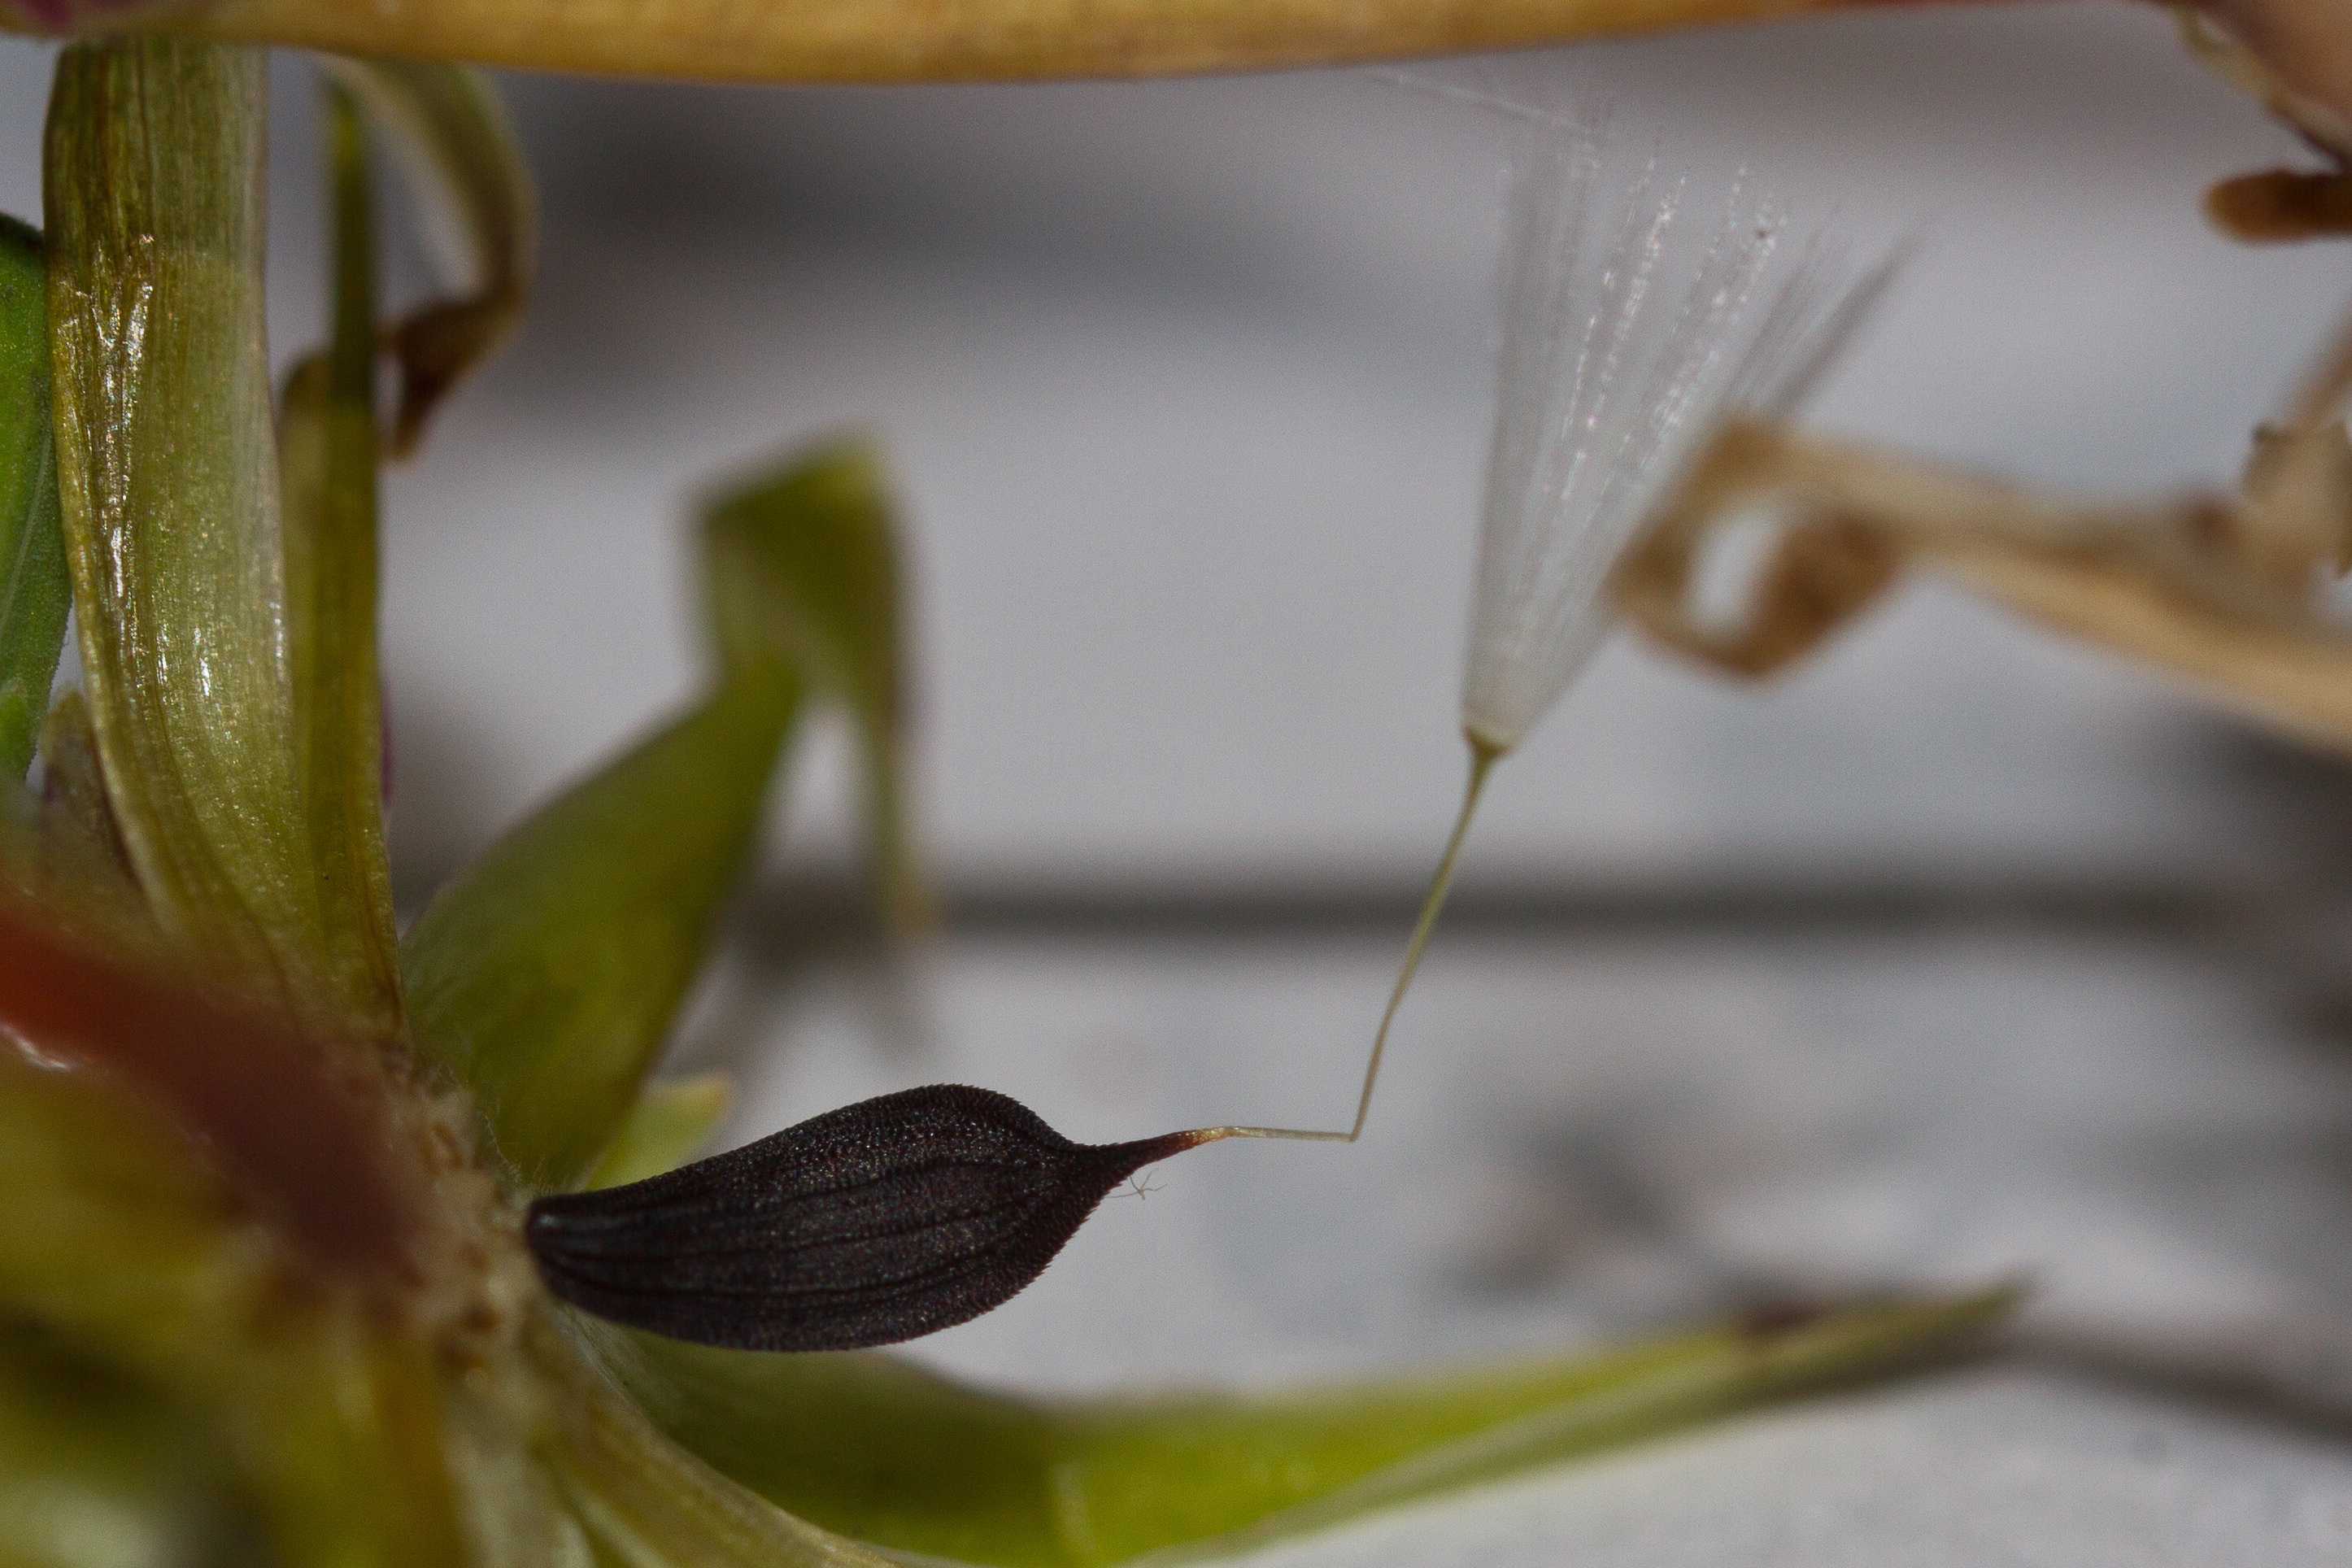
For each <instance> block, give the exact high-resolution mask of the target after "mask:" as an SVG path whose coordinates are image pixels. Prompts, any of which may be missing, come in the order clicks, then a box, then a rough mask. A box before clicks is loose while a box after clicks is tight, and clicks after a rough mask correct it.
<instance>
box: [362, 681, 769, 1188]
mask: <svg viewBox="0 0 2352 1568" xmlns="http://www.w3.org/2000/svg"><path fill="white" fill-rule="evenodd" d="M797 705H798V696H797V690H796V688H795V686H794V683H793V680H792V679H791V677H790V676H788V675H787V674H785V673H784V672H783V671H782V669H780V668H772V667H771V668H764V669H756V670H746V671H741V672H738V673H737V674H736V675H735V676H733V677H732V678H730V679H728V680H727V681H726V682H725V683H724V684H723V685H722V686H721V687H720V689H719V691H718V693H717V694H716V695H714V696H712V697H711V698H709V700H706V701H705V702H703V703H702V704H701V705H700V706H699V707H697V708H695V709H694V710H691V711H689V712H688V713H687V714H686V715H685V716H684V717H683V718H680V719H677V720H674V721H671V722H670V723H669V724H667V725H666V726H665V727H663V728H662V729H661V730H660V731H656V733H655V734H654V735H652V736H651V737H650V738H648V739H647V740H646V741H644V742H640V743H639V744H638V745H637V746H635V748H634V749H632V750H631V751H630V752H627V753H626V754H625V755H624V756H622V757H621V758H620V759H619V760H618V761H617V762H614V763H612V764H611V765H610V766H608V767H606V768H605V769H604V771H603V772H601V773H597V774H595V775H594V776H593V777H592V778H590V779H588V780H587V781H586V782H585V783H583V784H578V785H575V786H574V787H573V788H572V789H571V790H569V791H567V792H566V793H564V794H563V795H560V796H558V797H557V798H556V799H555V800H553V801H551V802H550V803H549V804H548V805H544V806H542V807H541V808H540V810H539V811H537V812H536V813H534V814H533V815H532V816H530V818H528V819H527V820H526V821H524V822H523V823H522V825H521V826H519V827H517V828H515V829H514V830H513V831H512V832H510V833H509V834H508V835H507V837H504V838H502V839H500V840H499V842H498V843H497V844H495V845H493V846H492V847H490V849H489V850H488V852H487V853H486V854H484V855H483V857H482V858H481V859H479V860H478V861H477V862H476V863H475V864H474V865H473V866H471V867H469V868H467V870H466V871H465V872H463V873H462V874H461V875H460V876H459V877H458V878H457V880H456V881H455V882H453V883H452V884H450V886H449V887H447V888H446V889H443V891H442V892H441V894H440V896H439V897H437V898H436V899H435V900H433V902H432V904H431V905H430V906H429V907H428V908H427V909H426V910H425V912H424V914H422V915H420V916H419V917H418V918H417V920H416V923H415V925H414V926H412V927H411V928H410V929H409V931H408V935H407V938H406V940H405V941H404V943H403V945H402V966H403V970H404V973H405V975H406V977H407V987H408V1009H409V1025H410V1028H411V1030H412V1032H413V1034H414V1037H415V1041H416V1045H417V1048H418V1049H419V1050H420V1051H422V1052H424V1053H425V1055H426V1056H427V1057H428V1058H431V1059H433V1060H436V1061H437V1062H439V1063H441V1064H442V1065H443V1066H445V1067H446V1068H448V1069H449V1070H450V1071H451V1072H453V1073H454V1074H455V1075H456V1076H457V1079H458V1080H459V1081H460V1082H462V1083H464V1084H465V1085H466V1086H467V1088H468V1089H471V1090H472V1091H473V1095H474V1100H475V1103H476V1105H477V1107H478V1110H479V1111H480V1113H481V1115H482V1118H483V1121H484V1122H485V1124H486V1125H487V1127H488V1131H489V1134H490V1137H491V1140H492V1142H494V1143H495V1144H496V1146H497V1148H498V1150H499V1153H500V1154H501V1155H502V1156H503V1157H504V1159H505V1160H506V1162H507V1163H508V1165H509V1168H510V1169H511V1171H512V1172H513V1173H514V1175H515V1176H516V1178H517V1179H518V1180H519V1181H520V1182H521V1183H522V1184H524V1185H526V1186H528V1187H530V1188H534V1189H541V1190H545V1189H553V1188H562V1187H570V1186H573V1185H576V1184H578V1183H579V1182H580V1181H581V1179H582V1178H583V1177H584V1176H585V1175H586V1174H587V1173H588V1171H589V1169H590V1168H591V1167H592V1166H593V1163H594V1162H595V1160H596V1157H597V1156H598V1155H599V1154H601V1153H602V1152H604V1147H605V1145H606V1144H608V1143H610V1142H612V1140H613V1137H614V1134H615V1133H616V1132H617V1131H619V1130H620V1128H621V1125H622V1123H623V1121H625V1119H626V1118H627V1116H628V1113H629V1109H630V1107H631V1106H632V1105H633V1104H634V1103H635V1100H636V1096H637V1087H638V1085H639V1084H640V1083H642V1082H643V1081H644V1079H645V1076H646V1072H647V1071H648V1070H649V1069H650V1068H652V1066H653V1064H654V1061H655V1059H656V1058H657V1057H658V1056H659V1054H660V1051H661V1047H662V1045H663V1043H664V1040H665V1038H666V1037H667V1034H668V1031H669V1027H670V1023H671V1020H672V1019H673V1017H674V1016H676V1014H677V1007H678V1004H679V1002H680V1001H681V1000H683V999H684V997H685V995H686V993H687V988H688V985H689V984H692V982H693V980H694V977H695V974H696V972H697V971H698V969H699V968H700V967H701V964H702V961H703V957H704V954H705V953H706V952H707V951H708V949H709V944H710V940H711V935H712V930H713V926H714V924H715V922H716V921H717V919H718V916H719V910H720V908H721V907H722V905H723V904H724V902H725V900H726V899H727V897H728V896H729V894H730V893H731V892H732V891H733V889H734V888H735V886H736V883H737V882H738V881H739V880H740V878H741V877H742V874H743V872H744V870H745V868H746V867H747V865H748V863H749V860H750V857H751V847H752V845H753V843H754V841H755V838H756V836H757V834H758V831H759V827H760V821H761V815H762V808H763V805H764V803H765V801H766V798H767V792H768V780H769V775H770V774H771V773H772V772H773V771H774V768H775V763H776V757H777V754H778V752H779V751H780V750H781V748H782V742H783V737H784V732H785V730H786V728H787V727H788V725H789V724H790V721H791V720H792V716H793V710H794V709H795V708H796V707H797Z"/></svg>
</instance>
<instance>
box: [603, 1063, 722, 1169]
mask: <svg viewBox="0 0 2352 1568" xmlns="http://www.w3.org/2000/svg"><path fill="white" fill-rule="evenodd" d="M734 1103H735V1087H734V1084H733V1083H732V1081H731V1080H730V1079H729V1078H728V1077H727V1075H726V1074H725V1073H718V1072H709V1073H698V1074H697V1075H696V1076H695V1077H693V1078H682V1079H675V1080H674V1081H672V1082H668V1083H649V1084H647V1085H646V1089H645V1092H644V1093H643V1094H640V1095H639V1096H637V1103H636V1105H635V1107H634V1108H632V1109H631V1110H630V1111H629V1119H628V1120H627V1121H624V1122H623V1123H622V1124H621V1131H620V1132H619V1133H618V1134H617V1135H615V1136H614V1139H613V1142H612V1146H611V1147H610V1148H608V1149H606V1150H605V1151H604V1158H603V1159H601V1160H598V1161H597V1162H596V1168H595V1169H594V1170H593V1171H592V1172H590V1173H589V1174H588V1180H587V1182H586V1185H588V1186H591V1187H618V1186H625V1185H626V1184H629V1183H631V1182H642V1181H644V1180H645V1179H646V1177H648V1176H658V1175H660V1174H661V1173H663V1172H664V1171H671V1170H676V1169H677V1167H678V1166H680V1165H683V1164H685V1163H687V1162H688V1160H691V1159H692V1158H694V1156H695V1153H696V1152H697V1151H698V1150H699V1149H700V1148H701V1147H702V1146H703V1144H705V1143H707V1142H709V1141H710V1135H711V1134H712V1133H713V1132H715V1131H718V1130H719V1123H720V1122H721V1121H725V1120H726V1119H727V1112H728V1110H729V1109H730V1107H731V1106H733V1104H734Z"/></svg>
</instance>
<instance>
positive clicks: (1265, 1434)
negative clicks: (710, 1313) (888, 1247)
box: [610, 1290, 2014, 1568]
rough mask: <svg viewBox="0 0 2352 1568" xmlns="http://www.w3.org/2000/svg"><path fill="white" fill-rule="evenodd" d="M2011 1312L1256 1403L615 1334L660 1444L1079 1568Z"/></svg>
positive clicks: (1846, 1320) (1879, 1367)
mask: <svg viewBox="0 0 2352 1568" xmlns="http://www.w3.org/2000/svg"><path fill="white" fill-rule="evenodd" d="M2013 1299H2014V1292H2012V1291H2009V1290H1999V1291H1991V1292H1987V1293H1984V1294H1981V1295H1977V1296H1971V1297H1965V1298H1958V1299H1954V1300H1941V1301H1930V1302H1922V1303H1916V1304H1905V1305H1885V1306H1867V1307H1858V1308H1853V1309H1851V1310H1843V1311H1838V1312H1833V1313H1830V1314H1827V1315H1824V1316H1822V1317H1820V1318H1816V1319H1813V1320H1811V1321H1806V1322H1803V1323H1801V1324H1796V1325H1792V1326H1790V1327H1786V1328H1776V1329H1770V1330H1746V1329H1739V1328H1726V1329H1719V1330H1714V1331H1706V1332H1701V1333H1695V1334H1688V1335H1685V1336H1682V1337H1679V1338H1675V1339H1670V1340H1664V1341H1660V1342H1655V1343H1652V1344H1647V1345H1641V1346H1636V1347H1634V1348H1633V1349H1630V1350H1622V1351H1615V1352H1604V1353H1602V1354H1599V1355H1592V1356H1582V1357H1575V1358H1570V1359H1566V1360H1554V1361H1545V1362H1535V1363H1525V1364H1521V1365H1517V1366H1506V1367H1500V1368H1487V1369H1481V1370H1477V1371H1472V1372H1466V1373H1452V1374H1446V1375H1440V1376H1433V1377H1426V1378H1422V1379H1418V1380H1412V1381H1399V1382H1391V1383H1373V1384H1353V1385H1340V1386H1338V1387H1332V1388H1325V1389H1310V1390H1307V1391H1305V1392H1302V1393H1298V1394H1276V1395H1271V1396H1265V1397H1244V1396H1237V1395H1236V1396H1223V1395H1211V1394H1204V1395H1190V1396H1178V1397H1171V1398H1158V1399H1143V1400H1126V1399H1114V1400H1104V1401H1095V1402H1050V1401H1037V1400H1024V1399H1018V1398H1013V1397H1009V1396H1003V1395H995V1394H983V1393H981V1392H979V1391H976V1390H973V1389H970V1388H966V1387H964V1386H962V1385H961V1384H956V1383H953V1382H951V1381H949V1380H947V1379H944V1378H940V1377H938V1376H935V1375H933V1374H931V1373H925V1372H922V1371H919V1370H918V1369H916V1368H914V1367H911V1366H909V1365H907V1364H905V1363H900V1362H898V1361H894V1360H892V1359H890V1358H888V1357H886V1356H879V1355H874V1354H870V1353H869V1354H844V1355H799V1356H794V1355H757V1354H748V1353H744V1352H728V1351H714V1350H708V1349H703V1348H700V1347H697V1346H690V1345H683V1344H677V1343H674V1342H668V1341H663V1340H656V1339H653V1338H651V1337H648V1336H641V1335H639V1336H627V1337H625V1338H624V1337H621V1336H618V1335H617V1334H616V1335H615V1336H614V1340H613V1344H614V1347H615V1348H614V1352H613V1353H612V1354H611V1356H610V1360H611V1361H612V1363H613V1364H614V1368H615V1371H616V1373H617V1375H618V1376H619V1377H620V1378H621V1380H622V1382H623V1384H625V1386H626V1387H628V1388H629V1390H630V1391H631V1392H632V1393H633V1394H635V1395H636V1396H637V1398H638V1399H639V1401H640V1402H641V1404H642V1405H644V1407H645V1408H646V1411H647V1413H648V1414H649V1415H651V1416H652V1417H653V1419H654V1420H655V1421H656V1424H658V1425H659V1426H662V1427H663V1429H664V1430H666V1431H667V1432H669V1433H670V1434H671V1435H672V1436H675V1437H676V1438H677V1440H678V1441H679V1442H681V1443H682V1444H684V1445H685V1446H686V1447H689V1448H691V1449H693V1450H694V1451H695V1452H697V1453H698V1454H700V1455H702V1456H703V1457H704V1458H707V1459H709V1461H710V1462H711V1463H712V1464H713V1465H715V1466H717V1467H718V1468H719V1469H720V1470H722V1471H724V1472H726V1473H727V1474H729V1475H731V1476H733V1477H734V1478H735V1479H738V1480H740V1481H741V1482H743V1483H744V1484H745V1485H746V1486H749V1487H751V1488H752V1489H754V1490H757V1491H759V1492H761V1494H763V1495H765V1496H767V1497H769V1498H771V1499H772V1500H774V1501H775V1502H776V1503H777V1504H778V1505H779V1506H781V1507H782V1508H785V1509H787V1510H790V1511H792V1512H793V1513H796V1514H799V1515H801V1516H802V1517H803V1518H806V1519H810V1520H814V1521H816V1522H818V1523H820V1524H823V1525H824V1526H826V1527H827V1528H829V1529H832V1530H836V1531H841V1532H843V1533H844V1534H847V1535H852V1536H856V1537H858V1538H860V1539H863V1540H868V1541H872V1542H877V1544H880V1545H882V1546H885V1547H888V1548H891V1549H893V1550H898V1551H904V1552H916V1553H921V1554H927V1555H933V1556H940V1557H951V1558H959V1559H964V1560H969V1561H973V1562H980V1563H1001V1564H1005V1565H1007V1568H1092V1565H1095V1564H1102V1563H1122V1562H1129V1561H1133V1560H1136V1559H1139V1558H1143V1557H1147V1556H1149V1557H1151V1558H1152V1559H1153V1560H1154V1561H1157V1560H1158V1559H1159V1557H1160V1554H1163V1553H1164V1554H1168V1555H1171V1556H1184V1557H1188V1558H1189V1557H1191V1556H1193V1555H1196V1554H1197V1555H1202V1556H1206V1555H1210V1554H1223V1553H1225V1552H1235V1551H1240V1550H1243V1549H1244V1548H1246V1547H1250V1546H1254V1545H1256V1544H1259V1543H1261V1542H1266V1541H1272V1540H1276V1539H1278V1538H1280V1537H1282V1536H1285V1535H1288V1534H1292V1533H1296V1532H1297V1531H1307V1530H1313V1529H1319V1528H1322V1527H1325V1526H1328V1525H1330V1524H1333V1523H1337V1522H1339V1521H1341V1520H1344V1519H1348V1518H1350V1517H1353V1516H1356V1515H1359V1514H1361V1513H1364V1512H1367V1511H1370V1510H1376V1509H1380V1508H1384V1507H1389V1506H1391V1505H1394V1504H1397V1503H1400V1502H1404V1501H1407V1500H1412V1499H1415V1498H1420V1497H1423V1496H1427V1495H1429V1494H1432V1493H1434V1492H1437V1491H1441V1490H1444V1489H1450V1488H1454V1487H1460V1486H1464V1485H1467V1484H1471V1483H1473V1482H1476V1481H1479V1480H1483V1479H1489V1478H1492V1477H1495V1476H1499V1475H1502V1474H1505V1473H1507V1472H1509V1471H1512V1470H1516V1469H1520V1468H1526V1467H1528V1466H1531V1465H1537V1464H1543V1463H1548V1462H1550V1461H1553V1460H1557V1459H1562V1458H1570V1457H1572V1456H1574V1455H1578V1454H1582V1453H1588V1452H1591V1451H1593V1450H1596V1449H1600V1448H1603V1447H1612V1446H1615V1445H1619V1444H1623V1443H1628V1442H1632V1441H1634V1440H1637V1439H1640V1438H1643V1437H1646V1436H1653V1435H1654V1434H1656V1433H1659V1432H1663V1431H1666V1430H1669V1429H1671V1428H1673V1427H1676V1426H1684V1425H1686V1424H1689V1423H1691V1422H1695V1421H1699V1420H1703V1419H1706V1418H1707V1417H1710V1416H1715V1415H1722V1414H1724V1413H1726V1412H1728V1411H1731V1410H1735V1409H1738V1408H1740V1407H1742V1406H1745V1405H1752V1404H1755V1403H1757V1402H1759V1401H1760V1400H1765V1399H1769V1398H1773V1397H1776V1396H1780V1395H1783V1394H1790V1393H1793V1392H1796V1391H1799V1390H1802V1389H1805V1388H1809V1387H1818V1386H1821V1385H1822V1384H1826V1383H1830V1382H1832V1381H1839V1380H1843V1379H1846V1378H1851V1377H1853V1376H1856V1375H1860V1374H1865V1373H1874V1372H1883V1371H1885V1370H1886V1369H1887V1368H1889V1367H1890V1366H1894V1365H1898V1364H1901V1363H1904V1362H1906V1360H1909V1359H1912V1358H1916V1357H1917V1356H1918V1355H1920V1354H1922V1353H1923V1352H1932V1351H1935V1350H1937V1349H1941V1348H1946V1347H1948V1346H1949V1345H1950V1344H1952V1343H1953V1342H1955V1341H1957V1340H1958V1339H1960V1338H1962V1337H1964V1336H1966V1335H1968V1334H1969V1333H1971V1332H1973V1331H1978V1330H1979V1329H1981V1328H1982V1327H1984V1326H1985V1325H1986V1324H1987V1323H1988V1322H1989V1321H1991V1320H1993V1319H1995V1318H1997V1317H1998V1316H2000V1313H2001V1312H2002V1311H2004V1310H2006V1309H2007V1308H2008V1306H2009V1305H2010V1304H2011V1301H2012V1300H2013Z"/></svg>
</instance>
